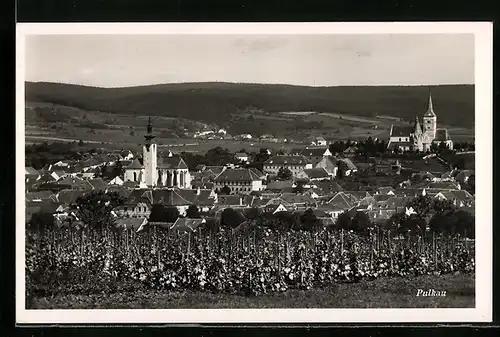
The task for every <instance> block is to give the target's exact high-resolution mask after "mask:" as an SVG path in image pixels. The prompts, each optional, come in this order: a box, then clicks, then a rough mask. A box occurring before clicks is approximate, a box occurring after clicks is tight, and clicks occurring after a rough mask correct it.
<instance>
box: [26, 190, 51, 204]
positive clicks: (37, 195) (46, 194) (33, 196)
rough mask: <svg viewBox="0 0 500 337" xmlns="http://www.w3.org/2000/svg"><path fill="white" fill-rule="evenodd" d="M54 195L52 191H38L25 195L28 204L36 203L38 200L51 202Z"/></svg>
mask: <svg viewBox="0 0 500 337" xmlns="http://www.w3.org/2000/svg"><path fill="white" fill-rule="evenodd" d="M52 195H53V193H52V192H51V191H38V192H28V193H26V194H25V199H26V202H31V201H36V200H42V201H43V200H49V198H50V197H51V196H52Z"/></svg>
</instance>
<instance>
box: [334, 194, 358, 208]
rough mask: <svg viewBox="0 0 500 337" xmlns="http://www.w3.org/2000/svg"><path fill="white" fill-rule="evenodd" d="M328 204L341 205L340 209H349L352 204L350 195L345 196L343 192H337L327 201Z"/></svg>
mask: <svg viewBox="0 0 500 337" xmlns="http://www.w3.org/2000/svg"><path fill="white" fill-rule="evenodd" d="M328 203H329V204H331V205H334V206H338V207H341V208H342V209H349V208H351V207H352V206H354V202H353V200H352V199H351V197H349V196H347V195H346V193H344V192H338V193H337V194H335V195H334V196H333V197H332V198H331V199H330V200H329V201H328Z"/></svg>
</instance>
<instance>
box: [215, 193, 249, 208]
mask: <svg viewBox="0 0 500 337" xmlns="http://www.w3.org/2000/svg"><path fill="white" fill-rule="evenodd" d="M242 204H243V198H242V197H241V196H238V195H219V196H218V197H217V205H225V206H230V205H242Z"/></svg>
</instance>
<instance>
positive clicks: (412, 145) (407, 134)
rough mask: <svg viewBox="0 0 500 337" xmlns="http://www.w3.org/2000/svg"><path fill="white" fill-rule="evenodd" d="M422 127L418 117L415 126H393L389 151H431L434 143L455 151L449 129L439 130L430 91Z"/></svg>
mask: <svg viewBox="0 0 500 337" xmlns="http://www.w3.org/2000/svg"><path fill="white" fill-rule="evenodd" d="M422 124H423V125H422V126H421V125H420V121H419V118H418V116H415V123H414V124H413V126H395V125H392V126H391V133H390V136H389V143H388V145H387V147H388V148H389V149H392V150H394V149H396V148H398V149H400V150H402V151H410V150H411V151H421V152H427V151H430V149H431V145H432V144H433V143H434V144H436V145H440V144H441V143H444V144H445V145H446V146H447V147H448V148H449V149H453V141H452V140H451V138H450V137H449V135H448V130H447V129H442V128H440V129H438V128H437V116H436V114H435V113H434V108H433V104H432V95H431V93H430V91H429V103H428V106H427V111H426V112H425V113H424V116H423V118H422Z"/></svg>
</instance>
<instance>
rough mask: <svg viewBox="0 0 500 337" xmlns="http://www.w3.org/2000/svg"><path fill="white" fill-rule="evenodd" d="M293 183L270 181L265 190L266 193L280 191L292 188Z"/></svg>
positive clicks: (288, 181)
mask: <svg viewBox="0 0 500 337" xmlns="http://www.w3.org/2000/svg"><path fill="white" fill-rule="evenodd" d="M292 186H293V182H292V181H290V180H278V181H272V182H270V183H269V184H267V186H266V190H268V191H281V190H282V189H284V188H287V187H292Z"/></svg>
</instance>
